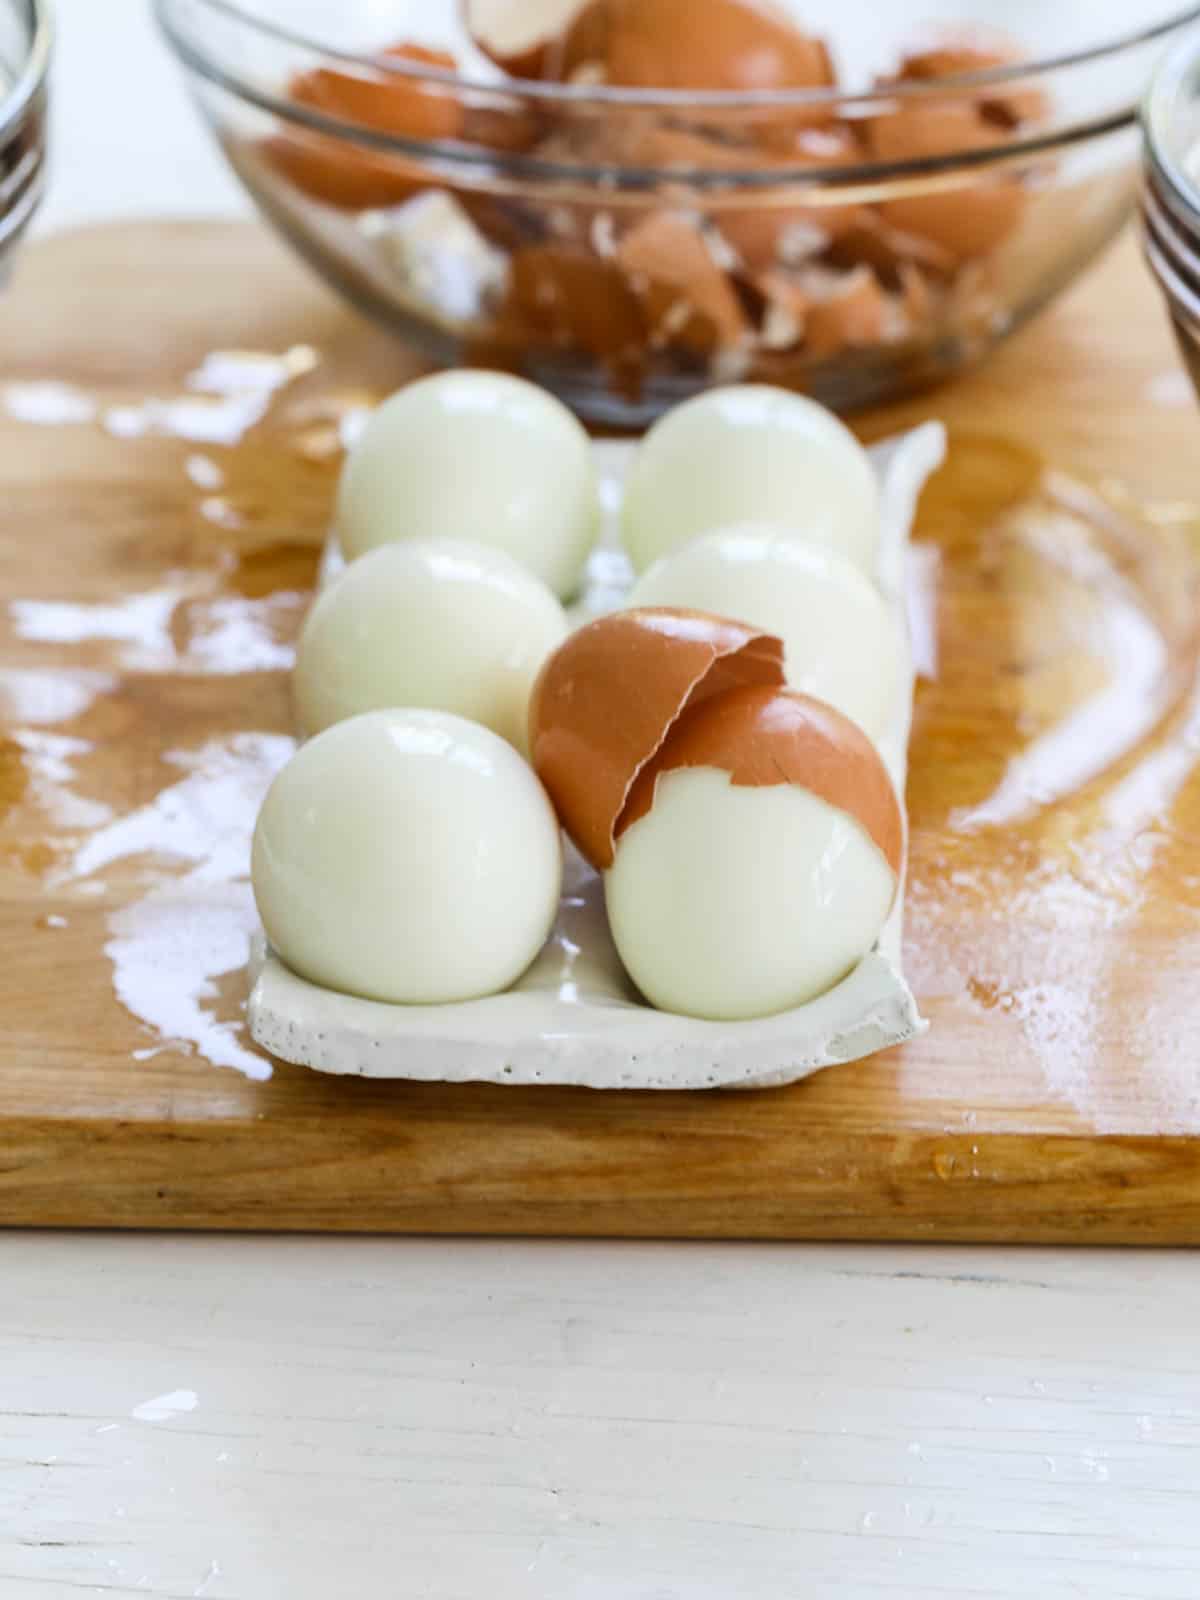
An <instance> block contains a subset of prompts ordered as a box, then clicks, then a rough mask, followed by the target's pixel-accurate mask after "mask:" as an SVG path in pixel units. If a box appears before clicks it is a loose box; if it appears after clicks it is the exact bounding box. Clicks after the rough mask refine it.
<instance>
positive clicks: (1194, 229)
mask: <svg viewBox="0 0 1200 1600" xmlns="http://www.w3.org/2000/svg"><path fill="white" fill-rule="evenodd" d="M1142 122H1143V127H1144V129H1145V185H1144V188H1143V192H1142V223H1143V244H1144V247H1145V252H1146V259H1147V261H1148V262H1149V264H1150V268H1151V271H1152V272H1153V273H1154V276H1155V278H1156V279H1157V280H1158V285H1159V287H1160V289H1161V290H1162V292H1163V297H1164V299H1165V300H1166V303H1167V310H1168V312H1169V314H1170V317H1171V323H1172V326H1173V327H1174V330H1175V337H1176V339H1177V340H1178V343H1179V348H1180V351H1181V353H1182V355H1183V358H1184V361H1185V362H1186V364H1187V368H1188V371H1189V372H1190V373H1191V376H1192V381H1193V383H1194V384H1195V386H1196V389H1197V391H1198V392H1200V30H1198V31H1195V32H1193V33H1191V34H1189V35H1188V37H1187V38H1185V39H1184V40H1183V41H1181V43H1180V44H1178V45H1177V46H1176V47H1175V49H1174V50H1172V51H1171V52H1170V53H1169V54H1168V55H1167V56H1166V57H1165V58H1164V60H1163V62H1162V65H1161V66H1160V67H1159V69H1158V72H1157V73H1156V74H1155V78H1154V82H1153V84H1152V85H1151V88H1150V93H1149V94H1148V95H1147V97H1146V104H1145V107H1144V110H1143V114H1142Z"/></svg>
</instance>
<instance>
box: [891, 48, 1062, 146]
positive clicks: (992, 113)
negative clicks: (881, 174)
mask: <svg viewBox="0 0 1200 1600" xmlns="http://www.w3.org/2000/svg"><path fill="white" fill-rule="evenodd" d="M1022 54H1023V52H1022V51H1021V50H1020V49H1019V48H1018V47H1017V46H1016V45H1015V44H1012V43H1008V42H1002V41H992V42H990V43H989V42H984V41H978V40H973V39H971V38H970V37H967V36H960V35H957V34H953V33H951V34H947V35H946V36H945V37H944V38H943V40H942V41H941V42H938V43H933V44H931V45H930V46H929V47H928V48H926V49H919V50H911V51H909V53H908V54H907V55H906V56H905V57H904V59H903V60H902V61H901V63H900V71H899V72H898V73H897V74H896V78H895V80H893V81H896V82H899V83H931V82H936V81H937V80H938V79H939V78H961V77H966V76H968V75H970V74H974V73H977V72H992V71H994V70H996V69H997V68H1000V67H1015V66H1017V65H1019V64H1020V62H1021V59H1022ZM972 98H973V99H974V101H975V104H976V105H977V106H978V107H979V110H980V112H981V114H982V115H983V116H984V117H985V118H987V119H988V120H989V121H992V122H995V123H997V124H998V125H1000V126H1001V127H1006V128H1009V129H1013V128H1018V127H1022V126H1025V125H1027V124H1029V123H1035V122H1043V121H1044V120H1045V119H1046V117H1047V116H1048V114H1049V110H1050V100H1049V96H1048V95H1047V94H1046V93H1045V91H1044V90H1043V89H1042V88H1040V87H1039V86H1038V85H1037V84H1036V83H1034V82H1033V81H1032V80H1029V79H1026V80H1020V79H1018V80H1015V81H1012V82H1005V83H1002V84H996V85H995V86H994V87H991V86H989V87H988V88H985V89H980V90H977V91H976V93H975V95H973V97H972Z"/></svg>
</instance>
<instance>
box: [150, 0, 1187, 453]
mask: <svg viewBox="0 0 1200 1600" xmlns="http://www.w3.org/2000/svg"><path fill="white" fill-rule="evenodd" d="M933 4H934V5H935V7H937V10H936V14H935V16H934V19H933V20H934V21H935V22H941V23H943V24H948V23H956V22H957V23H960V24H971V25H979V24H983V25H993V24H1000V25H1002V26H1003V27H1004V28H1005V29H1006V30H1007V32H1008V35H1009V36H1010V37H1011V38H1012V39H1013V41H1014V45H1015V46H1016V49H1015V51H1014V54H1013V55H1012V57H1011V59H1009V60H1008V61H1007V63H1006V64H1002V65H998V66H991V67H988V68H986V69H984V70H972V71H970V72H963V71H961V70H958V71H957V72H956V75H953V76H938V77H930V76H928V75H927V74H925V73H924V71H923V70H918V69H914V70H912V71H911V72H910V73H909V75H908V76H907V77H906V78H905V79H904V80H903V81H895V78H894V74H895V73H896V70H897V67H898V65H899V63H900V61H901V58H902V57H903V56H905V54H906V52H907V53H911V50H912V48H913V46H914V37H915V38H916V39H918V40H919V39H920V37H921V29H920V28H919V27H918V28H916V29H914V27H913V26H912V23H911V19H912V17H913V9H912V7H911V6H910V5H907V4H905V5H903V6H900V5H896V6H892V7H881V6H880V5H879V4H878V0H824V5H822V3H821V0H809V3H806V4H805V5H804V6H803V7H802V8H801V9H802V14H803V16H804V17H805V19H806V25H807V27H808V28H809V29H810V31H812V32H813V33H819V34H820V35H821V36H822V37H823V38H825V39H827V41H828V43H829V45H830V46H831V48H832V50H833V51H834V54H835V56H836V58H837V59H838V61H839V65H840V67H841V72H842V75H841V77H840V78H839V87H837V88H818V89H809V90H788V91H775V92H761V91H760V92H746V91H741V90H739V91H733V92H730V91H713V90H709V91H704V92H701V91H695V90H674V91H672V90H661V89H656V88H652V89H637V88H635V89H630V88H613V87H610V86H606V85H604V84H599V85H598V84H596V83H595V82H594V81H592V80H591V79H590V78H589V76H588V74H587V73H586V71H585V73H584V75H583V77H582V79H581V80H579V81H574V82H572V83H569V84H564V83H558V82H554V83H551V82H542V81H536V82H535V81H529V80H526V79H513V78H506V77H505V76H504V75H503V74H502V73H501V72H500V71H499V70H498V69H497V68H496V67H495V66H494V65H493V63H492V62H491V61H490V60H489V59H488V58H487V56H485V55H484V54H483V53H482V52H481V51H480V50H478V49H477V48H476V47H475V45H474V43H473V41H472V40H471V39H470V38H469V37H468V36H467V34H466V32H465V30H464V29H463V27H462V25H461V21H460V17H459V10H458V6H457V5H456V4H455V0H407V4H406V3H405V0H395V3H393V4H389V5H388V6H387V7H380V6H379V5H378V4H375V3H372V0H342V3H341V4H339V5H338V6H336V7H334V6H331V5H327V4H324V3H323V0H254V3H249V0H247V3H244V4H232V3H228V0H156V5H157V10H158V15H159V18H160V21H161V23H162V26H163V28H164V30H165V32H166V35H167V37H168V39H169V40H170V42H171V44H172V46H173V48H174V50H175V52H176V54H177V55H178V57H179V58H180V60H181V61H182V63H183V65H184V67H185V69H186V72H187V75H188V79H189V83H190V86H191V88H192V91H193V93H194V95H195V98H196V100H197V102H198V104H199V106H200V108H201V110H202V111H203V113H204V115H205V117H206V118H207V120H208V122H209V124H210V125H211V127H212V129H213V131H214V132H215V134H216V136H217V138H218V140H219V141H220V143H221V146H222V148H223V149H224V151H225V154H226V156H227V157H228V159H229V161H230V163H231V165H232V166H233V168H234V170H235V171H236V172H237V173H238V175H239V176H240V178H241V180H242V182H243V183H244V184H245V186H246V188H247V189H248V190H249V191H250V193H251V194H252V195H253V197H254V199H255V200H256V202H257V203H258V205H259V207H260V208H261V210H262V211H263V213H264V215H265V216H267V217H268V218H269V219H270V220H271V221H272V222H273V223H274V224H275V225H276V227H277V228H278V229H279V230H280V231H281V232H282V233H283V234H284V235H285V236H286V237H287V238H288V239H290V240H291V242H292V243H293V244H294V246H295V247H296V249H297V250H298V251H299V252H300V253H301V254H302V255H303V256H305V257H306V258H307V259H308V260H309V261H310V262H311V263H312V264H313V265H314V266H315V267H316V268H317V269H318V271H319V272H320V273H322V275H323V276H324V277H326V278H327V279H328V280H329V281H330V282H331V283H332V284H334V285H335V286H336V287H337V288H338V289H340V290H341V291H342V292H343V293H344V294H345V295H346V296H347V297H348V298H349V299H351V300H352V301H354V302H355V303H356V304H357V305H359V306H360V307H362V308H363V309H364V310H366V311H367V312H369V313H370V314H371V315H373V316H375V317H376V318H377V319H378V320H380V321H381V322H383V323H385V324H387V325H388V326H390V327H393V328H395V329H396V330H398V331H399V332H400V333H402V334H404V335H405V336H406V337H408V338H409V339H412V340H415V341H416V342H417V343H418V344H420V345H421V346H422V347H423V348H424V349H425V350H426V351H427V353H428V354H429V355H430V356H431V357H432V358H433V359H434V360H436V361H440V362H446V363H451V362H461V361H468V362H474V363H478V364H489V365H497V366H502V367H505V368H508V369H509V370H514V371H518V372H521V373H524V374H525V375H527V376H529V377H531V378H533V379H535V380H536V381H538V382H540V383H543V384H545V385H546V386H547V387H548V388H550V389H552V390H554V391H555V392H556V393H558V394H559V395H561V396H562V397H563V398H564V399H565V400H566V401H568V403H570V404H571V405H572V406H574V407H575V409H576V410H577V411H579V412H580V413H581V414H583V415H584V416H586V417H589V418H591V419H593V420H597V421H604V422H611V423H619V424H641V423H644V422H645V421H647V420H649V419H650V418H652V417H653V416H655V415H656V414H657V413H659V412H660V411H661V410H663V409H664V408H665V407H667V406H669V405H672V404H675V403H676V402H678V401H679V400H681V399H683V398H685V397H686V396H688V395H689V394H692V393H694V392H696V391H697V390H699V389H701V388H704V387H706V386H708V385H711V384H713V383H717V382H723V381H728V380H731V379H743V380H747V379H748V380H761V381H769V382H775V383H782V384H786V385H788V386H790V387H793V388H796V389H800V390H804V391H806V392H809V393H811V394H813V395H815V396H816V397H817V398H819V399H820V400H822V401H824V402H825V403H827V404H830V405H832V406H834V407H836V408H838V409H849V408H852V407H855V406H859V405H863V404H866V403H869V402H875V401H880V400H884V399H888V398H892V397H894V396H897V395H899V394H902V393H904V392H906V391H909V390H912V389H914V388H917V387H920V386H923V385H926V384H928V383H930V382H932V381H935V380H937V379H940V378H942V377H944V376H946V375H948V374H950V373H953V372H955V371H958V370H959V369H960V368H962V367H964V366H965V365H967V364H969V363H971V362H974V361H976V360H977V359H979V357H981V356H982V355H983V354H984V353H986V351H987V350H989V349H990V348H991V347H992V346H993V345H994V344H996V343H997V342H998V341H999V340H1000V339H1002V338H1004V337H1005V336H1006V335H1007V334H1008V333H1010V332H1011V331H1012V330H1013V329H1014V328H1015V327H1017V326H1018V325H1019V324H1020V323H1021V322H1022V321H1023V320H1024V319H1025V318H1026V317H1028V316H1030V315H1031V314H1032V313H1033V312H1034V311H1036V310H1037V309H1038V308H1039V307H1040V306H1042V305H1043V304H1045V302H1046V301H1047V300H1049V299H1050V298H1051V297H1052V296H1053V295H1055V294H1057V293H1058V292H1059V290H1061V289H1062V288H1063V287H1064V286H1065V285H1066V284H1068V283H1069V282H1070V281H1071V280H1072V279H1073V278H1074V277H1075V276H1076V275H1077V273H1078V272H1079V271H1080V270H1081V268H1082V267H1084V266H1085V265H1086V264H1087V262H1088V261H1089V260H1091V258H1092V257H1093V256H1094V255H1095V254H1096V252H1097V251H1098V250H1099V249H1100V248H1101V247H1102V246H1103V245H1104V244H1105V243H1106V242H1107V241H1108V240H1109V239H1110V238H1111V237H1112V235H1113V234H1114V233H1115V232H1116V231H1117V230H1118V229H1119V228H1120V226H1121V224H1122V223H1123V221H1124V220H1125V219H1126V217H1127V216H1128V214H1129V212H1130V210H1131V209H1132V206H1133V204H1134V201H1135V198H1136V194H1137V180H1138V143H1139V141H1138V131H1137V106H1138V103H1139V100H1140V98H1141V96H1142V95H1143V93H1144V91H1145V88H1146V85H1147V83H1148V81H1149V78H1150V74H1151V70H1152V66H1153V64H1154V62H1155V60H1156V59H1157V56H1158V53H1159V52H1160V51H1161V50H1162V49H1163V47H1164V45H1165V43H1166V42H1168V41H1169V40H1170V39H1172V38H1173V37H1174V36H1175V34H1176V33H1177V32H1179V31H1180V30H1181V29H1183V28H1184V27H1185V26H1186V24H1187V23H1188V22H1190V21H1194V20H1196V19H1197V17H1200V6H1196V5H1193V6H1189V7H1186V8H1184V7H1180V6H1179V5H1177V4H1175V5H1164V4H1161V3H1160V4H1158V5H1157V6H1156V5H1155V4H1153V3H1151V4H1146V3H1143V4H1140V5H1139V7H1138V17H1139V21H1138V23H1137V25H1136V27H1132V28H1131V25H1130V23H1129V8H1128V6H1127V4H1126V0H1059V3H1057V4H1055V5H1051V6H1047V5H1045V4H1044V3H1041V0H990V3H988V0H975V3H974V4H971V3H970V0H957V3H955V0H933ZM822 9H824V11H825V12H826V14H827V16H828V17H829V18H830V19H831V20H830V21H829V25H828V27H822V26H821V12H822ZM891 11H895V12H897V13H903V15H897V16H896V17H895V18H893V19H892V20H891V21H889V20H888V13H889V12H891ZM881 13H882V14H881ZM696 14H697V16H699V10H698V11H697V13H696ZM798 14H799V13H798ZM905 18H908V19H909V21H908V23H906V22H905ZM1018 42H1019V43H1018ZM398 44H408V45H413V44H416V45H418V46H420V47H422V49H421V51H419V52H416V53H413V52H411V51H410V53H409V54H408V55H407V56H401V55H397V54H392V55H390V56H389V55H385V54H382V53H381V52H383V51H385V50H386V49H387V48H388V47H394V46H396V45H398ZM431 52H432V53H431ZM921 59H925V58H924V57H922V58H921ZM973 64H974V65H975V66H978V58H976V59H975V61H974V62H973ZM944 69H945V62H944V61H943V62H942V65H941V66H940V67H939V69H938V70H939V71H944Z"/></svg>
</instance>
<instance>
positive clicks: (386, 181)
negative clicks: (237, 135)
mask: <svg viewBox="0 0 1200 1600" xmlns="http://www.w3.org/2000/svg"><path fill="white" fill-rule="evenodd" d="M383 54H384V55H385V56H389V57H392V58H393V59H397V60H403V61H410V62H413V63H415V64H416V65H419V66H426V67H436V68H439V69H441V70H443V71H447V72H451V71H453V70H454V69H455V66H456V62H455V59H454V57H453V56H452V55H449V54H448V53H447V52H446V51H443V50H427V49H425V47H424V46H423V45H416V44H398V45H393V46H391V47H390V48H389V49H387V50H385V51H384V52H383ZM288 93H289V95H290V96H291V98H292V99H293V100H294V101H296V102H297V104H299V105H302V106H307V107H310V108H311V109H312V110H314V111H320V112H323V113H324V114H325V115H326V116H329V117H333V118H336V119H337V120H339V121H341V122H348V123H354V124H357V125H358V126H360V127H364V128H370V129H371V130H372V131H374V132H376V133H384V134H391V135H393V136H395V137H397V138H405V139H456V138H458V137H459V135H460V133H461V129H462V115H463V111H462V106H461V104H460V103H459V100H458V99H457V97H456V96H455V95H454V94H453V93H450V92H447V91H445V90H442V89H440V88H439V87H438V86H436V85H434V84H423V83H419V82H416V81H413V80H410V79H406V78H403V77H399V76H396V77H388V78H382V77H381V78H364V77H356V76H354V75H353V74H352V73H348V72H334V71H331V70H329V69H328V68H324V67H322V68H320V69H318V70H316V71H314V72H303V73H298V74H297V75H296V77H294V78H293V79H292V81H291V84H290V85H289V89H288ZM265 149H266V154H267V158H268V160H270V162H271V163H272V165H273V166H274V167H275V168H276V169H277V170H278V171H279V172H281V173H283V175H284V176H285V177H287V178H288V179H290V180H291V182H292V183H294V184H295V185H296V187H297V188H298V189H300V190H301V191H302V192H303V193H304V194H307V195H308V196H309V197H310V198H311V199H314V200H320V201H322V202H323V203H324V204H326V205H329V206H336V207H337V208H338V209H339V210H342V211H366V210H370V209H373V208H375V207H385V206H395V205H401V204H403V202H404V201H405V200H409V199H411V198H412V196H413V195H415V194H419V193H420V192H421V190H422V189H426V188H428V187H430V185H429V182H428V179H427V178H426V177H425V175H424V174H423V173H422V172H421V170H420V168H419V167H418V166H417V165H416V163H413V162H408V161H406V160H405V159H404V158H403V157H402V156H393V155H387V154H384V153H383V152H382V151H380V152H375V151H372V150H367V149H364V148H360V147H359V146H358V145H356V144H354V143H353V142H352V141H351V139H350V138H349V137H347V138H344V139H340V138H336V137H334V136H332V135H326V134H321V133H317V132H307V131H304V130H301V129H298V128H297V129H289V130H288V131H287V132H284V133H280V134H277V135H275V136H274V137H273V138H271V139H268V140H267V141H266V143H265Z"/></svg>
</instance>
